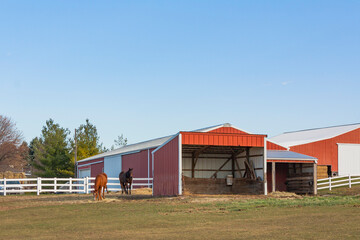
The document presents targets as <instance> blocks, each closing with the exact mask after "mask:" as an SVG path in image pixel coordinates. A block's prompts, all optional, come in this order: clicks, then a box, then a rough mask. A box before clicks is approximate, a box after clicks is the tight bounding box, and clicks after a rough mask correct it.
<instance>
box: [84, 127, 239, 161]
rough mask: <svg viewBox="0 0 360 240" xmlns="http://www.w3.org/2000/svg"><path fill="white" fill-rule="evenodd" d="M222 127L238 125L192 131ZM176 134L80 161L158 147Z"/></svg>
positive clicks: (205, 130)
mask: <svg viewBox="0 0 360 240" xmlns="http://www.w3.org/2000/svg"><path fill="white" fill-rule="evenodd" d="M220 127H233V128H236V127H234V126H232V125H231V124H230V123H224V124H219V125H215V126H211V127H207V128H202V129H198V130H194V131H192V132H208V131H211V130H214V129H217V128H220ZM236 129H238V128H236ZM239 130H241V129H239ZM241 131H243V130H241ZM175 135H176V134H174V135H170V136H167V137H161V138H156V139H152V140H148V141H144V142H139V143H134V144H130V145H126V146H123V147H120V148H118V149H115V150H112V151H109V152H104V153H101V154H98V155H94V156H91V157H88V158H85V159H81V160H79V161H78V162H84V161H89V160H94V159H98V158H103V157H109V156H113V155H118V154H126V153H131V152H136V151H140V150H144V149H149V148H155V147H158V146H160V145H162V144H164V143H165V142H166V141H167V140H169V139H170V138H172V137H173V136H175Z"/></svg>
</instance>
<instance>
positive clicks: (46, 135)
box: [0, 115, 127, 177]
mask: <svg viewBox="0 0 360 240" xmlns="http://www.w3.org/2000/svg"><path fill="white" fill-rule="evenodd" d="M75 136H76V137H75ZM75 143H76V145H75ZM126 144H127V138H125V137H124V136H123V135H122V134H121V135H119V136H118V137H117V139H116V140H114V145H112V147H111V148H110V149H107V148H106V147H104V146H103V143H100V137H99V134H98V132H97V128H96V126H95V125H94V124H92V123H91V122H90V121H89V119H86V121H85V123H83V124H81V125H80V126H79V127H78V128H76V135H75V132H74V133H73V134H72V133H71V131H70V130H69V129H68V128H64V127H61V126H60V125H59V124H58V123H55V121H54V120H53V119H51V118H50V119H49V120H47V121H46V123H45V125H44V126H43V128H42V130H41V134H40V136H39V137H35V138H34V139H32V140H31V141H30V143H29V144H28V143H26V141H24V140H23V135H22V132H21V131H19V130H18V129H17V128H16V125H15V123H14V122H13V121H12V120H11V119H10V118H8V117H6V116H2V115H0V166H12V167H13V168H15V169H16V168H18V169H19V168H21V167H22V168H24V166H27V167H31V168H32V174H33V175H35V176H39V177H73V176H74V170H75V169H74V168H75V149H77V160H81V159H85V158H88V157H91V156H94V155H97V154H100V153H103V152H106V151H109V150H113V149H115V148H116V147H121V146H124V145H126ZM76 146H77V148H76Z"/></svg>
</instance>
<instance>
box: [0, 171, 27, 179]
mask: <svg viewBox="0 0 360 240" xmlns="http://www.w3.org/2000/svg"><path fill="white" fill-rule="evenodd" d="M0 178H7V179H11V178H26V176H25V173H23V172H20V173H14V172H10V171H6V172H0Z"/></svg>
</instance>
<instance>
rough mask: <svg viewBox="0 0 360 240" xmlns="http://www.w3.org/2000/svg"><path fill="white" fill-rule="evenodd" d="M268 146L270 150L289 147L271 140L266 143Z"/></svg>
mask: <svg viewBox="0 0 360 240" xmlns="http://www.w3.org/2000/svg"><path fill="white" fill-rule="evenodd" d="M266 147H267V149H268V150H287V148H285V147H282V146H280V145H277V144H275V143H272V142H269V141H268V142H267V143H266Z"/></svg>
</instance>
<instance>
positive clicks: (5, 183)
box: [4, 178, 6, 196]
mask: <svg viewBox="0 0 360 240" xmlns="http://www.w3.org/2000/svg"><path fill="white" fill-rule="evenodd" d="M4 196H6V178H4Z"/></svg>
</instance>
